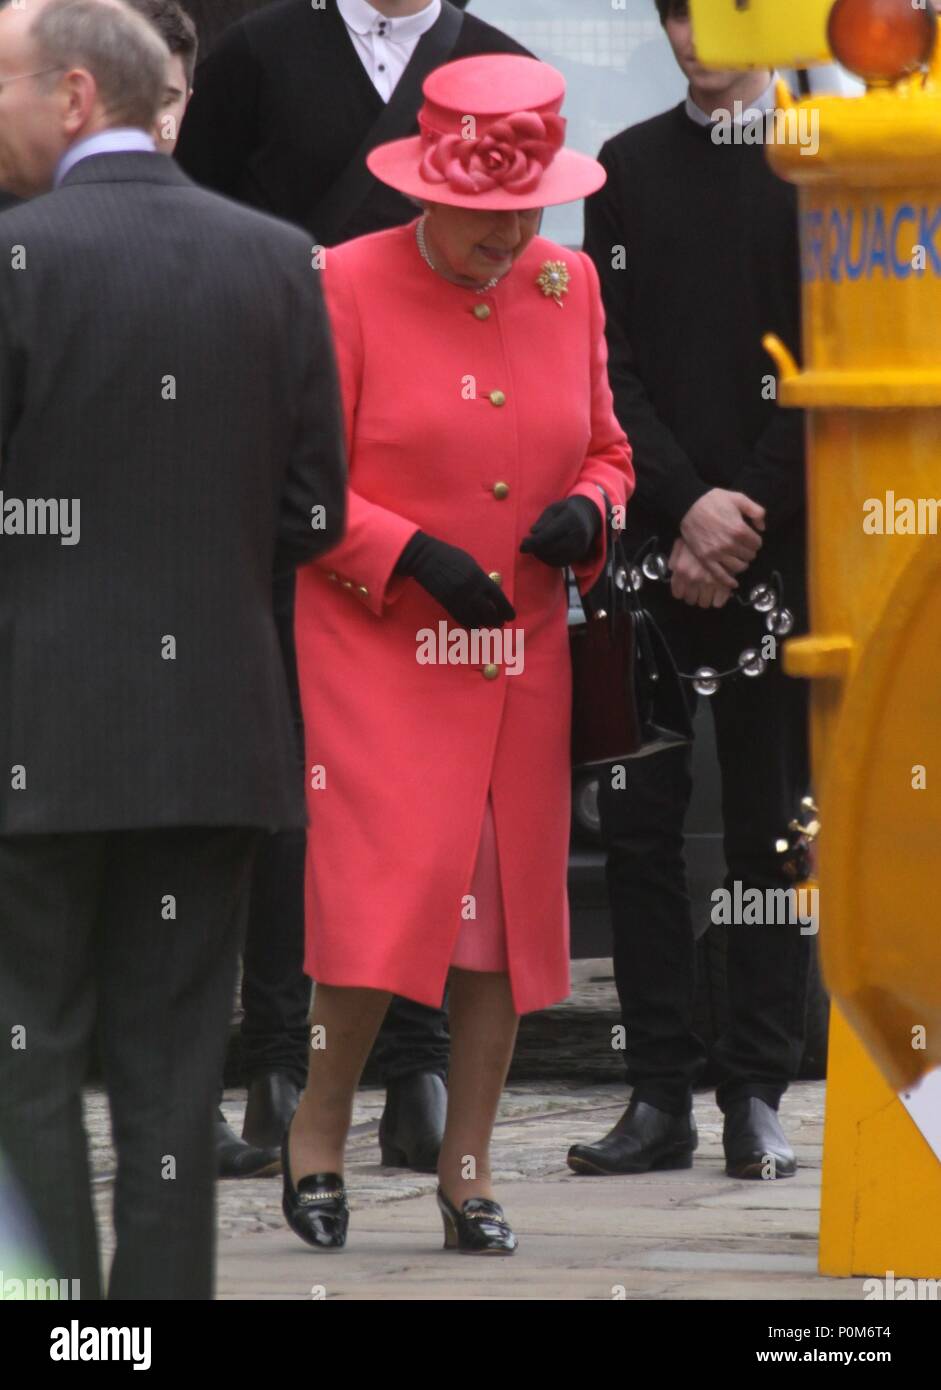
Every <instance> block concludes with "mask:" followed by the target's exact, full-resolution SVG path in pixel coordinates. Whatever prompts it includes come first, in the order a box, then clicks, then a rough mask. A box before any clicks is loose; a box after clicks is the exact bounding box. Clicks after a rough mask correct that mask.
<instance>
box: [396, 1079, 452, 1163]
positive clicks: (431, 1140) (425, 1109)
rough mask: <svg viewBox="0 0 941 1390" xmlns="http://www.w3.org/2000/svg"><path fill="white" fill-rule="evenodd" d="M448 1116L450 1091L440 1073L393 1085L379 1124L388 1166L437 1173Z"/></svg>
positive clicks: (397, 1082)
mask: <svg viewBox="0 0 941 1390" xmlns="http://www.w3.org/2000/svg"><path fill="white" fill-rule="evenodd" d="M447 1113H448V1090H447V1087H446V1086H445V1084H444V1082H443V1081H442V1080H441V1077H440V1076H438V1075H437V1073H436V1072H431V1071H422V1072H416V1073H415V1074H414V1075H413V1076H401V1077H398V1078H397V1079H396V1080H394V1081H390V1082H389V1084H388V1086H387V1087H386V1105H385V1109H384V1110H383V1112H382V1119H381V1120H380V1121H379V1145H380V1148H381V1150H382V1161H383V1163H384V1164H385V1166H386V1167H387V1168H412V1169H414V1170H415V1172H416V1173H435V1172H437V1169H438V1153H439V1152H440V1149H441V1140H442V1138H443V1137H444V1122H445V1119H446V1118H447Z"/></svg>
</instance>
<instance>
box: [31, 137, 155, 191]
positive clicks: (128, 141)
mask: <svg viewBox="0 0 941 1390" xmlns="http://www.w3.org/2000/svg"><path fill="white" fill-rule="evenodd" d="M156 149H157V146H156V145H155V144H154V141H153V136H151V135H148V134H147V132H146V130H140V129H138V128H136V127H132V126H115V127H114V129H112V130H99V131H98V133H97V134H96V135H86V137H85V139H84V140H78V141H76V143H75V144H74V145H70V146H69V148H68V149H67V150H66V152H65V154H64V155H63V156H62V158H61V159H60V160H59V163H58V166H57V168H56V172H55V178H54V179H53V182H52V186H53V188H58V187H59V184H60V183H61V182H62V180H63V179H64V178H65V176H66V174H67V173H68V172H69V170H70V169H74V168H75V166H76V164H77V163H78V162H79V160H80V159H87V158H88V157H89V155H93V154H125V153H127V152H128V151H134V152H139V151H144V152H146V153H149V154H154V153H156Z"/></svg>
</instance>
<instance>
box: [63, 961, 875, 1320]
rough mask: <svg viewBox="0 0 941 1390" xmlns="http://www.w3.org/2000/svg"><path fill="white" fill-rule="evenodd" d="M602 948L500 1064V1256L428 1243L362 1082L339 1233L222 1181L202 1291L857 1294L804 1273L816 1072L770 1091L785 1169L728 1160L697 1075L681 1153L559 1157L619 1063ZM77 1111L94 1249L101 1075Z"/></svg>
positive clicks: (429, 1221) (256, 1185) (100, 1179)
mask: <svg viewBox="0 0 941 1390" xmlns="http://www.w3.org/2000/svg"><path fill="white" fill-rule="evenodd" d="M605 964H606V963H605V962H592V963H587V964H585V965H583V967H582V968H581V969H580V970H579V971H578V972H577V975H578V979H577V982H576V987H575V991H574V994H573V998H572V1000H571V1001H569V1002H568V1003H567V1004H566V1005H562V1006H559V1010H558V1012H556V1011H548V1012H547V1014H546V1015H543V1016H541V1018H540V1019H539V1020H535V1022H534V1025H531V1026H530V1030H529V1038H528V1040H527V1039H526V1038H524V1040H523V1044H522V1048H521V1052H522V1059H523V1060H522V1066H518V1067H517V1071H518V1072H519V1071H522V1073H523V1078H522V1079H517V1080H512V1079H511V1083H510V1085H509V1086H508V1087H507V1090H506V1092H505V1094H504V1098H503V1104H502V1106H501V1110H500V1117H499V1121H498V1124H497V1129H496V1133H495V1136H494V1146H493V1158H494V1163H495V1180H496V1184H497V1190H498V1194H499V1196H500V1198H501V1200H502V1201H503V1204H504V1206H505V1208H506V1210H507V1214H508V1216H509V1217H510V1219H511V1220H512V1221H513V1223H514V1226H515V1228H516V1230H517V1232H518V1234H519V1235H520V1238H521V1243H520V1250H519V1252H518V1253H517V1255H516V1256H515V1257H514V1258H513V1259H512V1260H496V1261H494V1260H484V1261H480V1260H473V1259H470V1260H468V1259H463V1258H461V1257H459V1256H455V1255H450V1254H449V1255H444V1254H443V1253H442V1251H441V1227H440V1220H439V1217H438V1213H437V1210H436V1207H435V1204H434V1199H433V1193H434V1188H435V1179H434V1178H433V1177H431V1176H425V1175H422V1174H418V1173H411V1172H406V1171H403V1170H396V1169H383V1168H382V1167H381V1166H380V1162H379V1146H378V1140H377V1128H378V1123H379V1116H380V1114H381V1112H382V1105H383V1099H384V1096H383V1092H382V1091H381V1090H379V1089H378V1088H374V1087H367V1088H363V1089H361V1090H360V1092H359V1094H358V1096H357V1101H356V1107H355V1112H354V1126H353V1132H352V1136H351V1141H350V1147H349V1154H348V1163H347V1172H346V1176H347V1184H348V1187H349V1189H350V1194H351V1205H352V1207H353V1216H352V1222H351V1234H350V1241H349V1245H348V1247H347V1249H346V1250H345V1251H343V1252H341V1253H339V1254H327V1255H325V1254H317V1253H316V1252H314V1251H312V1250H310V1249H308V1248H307V1247H306V1246H304V1245H303V1244H302V1243H301V1242H300V1241H299V1240H298V1239H297V1237H296V1236H294V1235H293V1234H292V1233H291V1232H290V1231H289V1230H287V1228H286V1227H285V1225H284V1221H283V1218H282V1215H281V1210H280V1202H281V1183H280V1179H259V1180H253V1181H243V1182H235V1181H227V1182H222V1183H220V1184H219V1185H218V1220H219V1281H218V1283H219V1296H220V1297H222V1298H227V1297H228V1298H233V1297H234V1298H249V1299H251V1298H276V1299H285V1298H286V1299H299V1298H303V1299H310V1298H311V1296H312V1291H313V1296H315V1297H330V1298H367V1299H373V1298H376V1299H379V1298H393V1299H401V1298H409V1299H426V1298H431V1299H450V1298H456V1299H465V1298H473V1299H476V1298H513V1299H517V1298H522V1299H532V1298H536V1299H543V1298H547V1299H582V1298H588V1299H602V1298H604V1299H609V1298H611V1297H614V1296H619V1295H620V1293H621V1291H622V1290H623V1295H624V1296H626V1297H628V1298H641V1299H661V1298H666V1299H703V1298H705V1299H736V1298H767V1299H787V1300H790V1299H814V1298H828V1299H858V1298H860V1297H861V1295H862V1282H863V1281H862V1280H859V1279H853V1280H836V1279H824V1278H821V1277H820V1276H818V1275H817V1274H816V1238H817V1224H818V1212H819V1192H820V1161H821V1145H822V1128H823V1099H824V1084H823V1083H822V1082H800V1083H797V1084H796V1085H795V1086H793V1087H792V1088H791V1090H790V1091H789V1092H788V1094H787V1096H786V1097H785V1100H784V1103H783V1105H782V1111H781V1113H782V1118H783V1120H784V1124H785V1128H786V1129H787V1131H788V1134H789V1135H790V1137H791V1139H792V1142H793V1144H794V1147H795V1150H796V1152H797V1156H798V1162H799V1164H800V1170H799V1172H798V1175H797V1177H796V1178H793V1179H789V1180H787V1181H782V1182H776V1183H756V1182H737V1181H732V1180H731V1179H729V1178H727V1177H726V1176H725V1174H724V1171H723V1157H722V1145H721V1137H722V1116H721V1114H720V1112H719V1110H718V1108H717V1107H716V1105H715V1099H714V1097H713V1096H712V1095H711V1094H708V1093H701V1094H699V1095H697V1097H696V1119H697V1123H698V1126H699V1135H700V1145H699V1150H698V1152H697V1155H696V1160H695V1164H694V1166H693V1168H692V1169H689V1170H685V1171H680V1172H673V1173H655V1174H647V1175H643V1176H640V1177H630V1178H586V1177H576V1176H575V1175H573V1174H571V1173H570V1172H569V1170H568V1169H567V1167H566V1165H565V1154H566V1151H567V1149H568V1147H569V1145H570V1144H572V1143H573V1142H575V1141H576V1140H583V1139H591V1138H595V1137H597V1136H600V1135H601V1134H603V1133H605V1132H606V1131H607V1130H608V1129H609V1128H610V1127H611V1125H612V1124H613V1123H614V1121H615V1120H616V1119H617V1117H618V1116H619V1115H620V1113H621V1111H622V1109H623V1107H624V1104H625V1102H626V1098H627V1092H626V1088H625V1087H624V1086H623V1085H622V1084H621V1083H620V1082H619V1081H617V1080H607V1081H599V1080H597V1079H596V1077H597V1075H598V1074H599V1068H600V1072H601V1074H602V1075H608V1076H614V1077H617V1076H618V1075H619V1073H620V1064H619V1063H618V1062H617V1060H616V1059H615V1064H614V1065H613V1067H612V1063H611V1058H610V1036H611V1034H610V1023H611V1021H612V1020H613V1019H614V1018H615V1017H616V1015H615V1013H614V1002H613V992H612V988H611V985H610V981H609V979H608V978H607V977H606V975H605V972H604V970H603V969H601V970H600V971H599V970H598V969H597V967H603V966H604V965H605ZM593 971H594V973H592V972H593ZM550 1015H555V1016H554V1017H552V1016H550ZM537 1042H538V1046H537V1045H536V1043H537ZM605 1047H607V1049H608V1055H607V1057H605V1056H604V1049H605ZM527 1048H528V1049H529V1050H530V1051H531V1052H532V1053H533V1062H534V1068H533V1067H528V1066H527V1063H526V1052H527ZM599 1052H600V1054H601V1055H600V1056H599ZM550 1066H551V1067H553V1068H554V1070H555V1072H556V1077H555V1079H525V1074H526V1073H527V1070H530V1071H531V1070H533V1069H535V1071H536V1072H537V1073H538V1072H539V1071H540V1069H541V1070H543V1071H546V1070H548V1069H549V1068H550ZM586 1076H587V1077H589V1078H590V1079H588V1080H586V1079H585V1078H586ZM560 1078H561V1079H560ZM244 1103H245V1093H244V1091H241V1090H236V1089H230V1090H227V1091H226V1094H225V1099H224V1103H223V1108H224V1110H225V1113H226V1116H227V1118H228V1119H229V1121H230V1123H231V1124H232V1126H233V1128H234V1129H235V1130H236V1132H240V1130H241V1120H242V1113H243V1110H244ZM86 1123H87V1126H88V1129H89V1134H90V1138H91V1145H92V1162H93V1171H94V1174H95V1185H96V1198H97V1204H98V1211H99V1218H100V1225H101V1229H102V1231H103V1233H104V1241H103V1246H104V1250H105V1255H106V1256H107V1255H109V1254H110V1251H111V1248H112V1242H111V1235H110V1201H111V1191H112V1183H113V1173H114V1155H113V1151H112V1149H111V1145H110V1134H109V1125H108V1116H107V1103H106V1100H105V1098H104V1096H103V1094H102V1093H101V1091H100V1090H95V1089H89V1091H88V1092H87V1093H86ZM445 1275H446V1277H444V1276H445ZM612 1291H615V1292H612Z"/></svg>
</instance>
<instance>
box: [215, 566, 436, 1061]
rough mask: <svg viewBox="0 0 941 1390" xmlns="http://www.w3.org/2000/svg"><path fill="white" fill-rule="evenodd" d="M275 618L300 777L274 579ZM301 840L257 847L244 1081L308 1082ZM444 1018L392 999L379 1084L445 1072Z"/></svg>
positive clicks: (279, 585)
mask: <svg viewBox="0 0 941 1390" xmlns="http://www.w3.org/2000/svg"><path fill="white" fill-rule="evenodd" d="M274 611H275V619H276V621H277V625H278V635H279V637H280V640H281V650H282V654H283V656H284V662H285V667H286V670H287V675H288V686H289V690H290V693H291V703H292V707H293V710H294V718H295V727H296V730H297V739H298V749H299V767H300V770H301V775H303V762H304V754H303V746H304V730H303V719H302V715H301V702H300V692H299V690H298V681H297V662H296V658H295V652H294V577H293V575H292V576H290V577H289V578H284V579H279V580H277V581H276V583H275V588H274ZM304 838H305V837H304V833H303V831H287V832H284V833H282V834H277V835H271V836H267V837H266V838H265V840H264V842H263V843H262V845H261V847H260V848H259V852H258V856H257V859H256V863H255V871H254V875H253V881H252V894H251V907H250V911H249V919H248V929H247V933H246V938H245V954H244V968H243V973H242V1008H243V1010H244V1016H243V1020H242V1035H241V1041H242V1062H243V1066H244V1068H245V1071H246V1073H247V1075H248V1076H249V1078H251V1077H254V1076H258V1075H261V1074H263V1073H265V1072H270V1071H281V1072H286V1073H287V1075H289V1076H291V1077H292V1078H293V1079H294V1080H295V1081H296V1083H297V1084H298V1085H299V1086H303V1084H304V1082H305V1080H306V1078H307V1058H308V1053H307V1046H308V1014H309V1011H310V980H309V979H308V977H307V976H306V975H305V974H304ZM448 1052H449V1035H448V1018H447V1014H446V1013H445V1011H444V1010H443V1009H429V1008H427V1007H426V1006H425V1005H424V1004H416V1003H414V1002H413V1001H412V1000H410V999H401V998H399V997H398V996H395V997H393V999H392V1002H391V1004H390V1006H389V1011H388V1013H387V1014H386V1017H385V1020H384V1022H383V1024H382V1028H381V1029H380V1031H379V1036H378V1037H377V1039H376V1044H375V1048H374V1051H373V1058H374V1060H375V1062H376V1064H377V1066H378V1068H379V1072H380V1078H381V1080H382V1082H383V1084H385V1083H387V1082H388V1081H391V1080H392V1079H393V1078H395V1077H400V1076H408V1075H410V1074H412V1073H413V1072H420V1071H433V1072H437V1073H438V1074H439V1075H440V1076H445V1075H446V1073H447V1068H448Z"/></svg>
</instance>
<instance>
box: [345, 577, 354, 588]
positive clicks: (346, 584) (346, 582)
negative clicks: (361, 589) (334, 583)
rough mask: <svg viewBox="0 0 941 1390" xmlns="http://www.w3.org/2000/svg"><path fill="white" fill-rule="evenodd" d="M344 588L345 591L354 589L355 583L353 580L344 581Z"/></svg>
mask: <svg viewBox="0 0 941 1390" xmlns="http://www.w3.org/2000/svg"><path fill="white" fill-rule="evenodd" d="M343 587H344V589H352V587H353V581H352V579H344V581H343Z"/></svg>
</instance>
